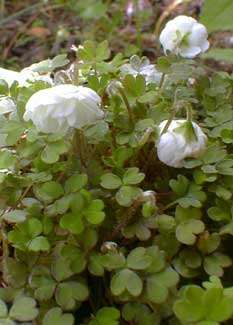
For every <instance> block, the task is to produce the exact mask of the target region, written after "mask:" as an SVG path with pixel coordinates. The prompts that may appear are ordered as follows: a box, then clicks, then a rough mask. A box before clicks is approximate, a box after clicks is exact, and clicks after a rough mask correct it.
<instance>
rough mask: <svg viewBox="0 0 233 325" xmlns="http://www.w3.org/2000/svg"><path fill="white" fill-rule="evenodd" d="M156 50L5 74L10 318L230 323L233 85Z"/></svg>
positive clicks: (168, 43)
mask: <svg viewBox="0 0 233 325" xmlns="http://www.w3.org/2000/svg"><path fill="white" fill-rule="evenodd" d="M160 42H161V44H162V46H163V48H164V52H165V56H163V57H160V58H158V60H157V64H156V66H155V65H154V64H152V63H150V62H149V60H148V59H147V58H145V57H142V58H140V57H137V56H133V57H131V58H130V60H129V61H128V60H127V59H125V58H123V57H122V55H121V54H116V55H115V56H114V57H112V56H111V53H110V50H109V48H108V44H107V42H105V41H104V42H102V43H98V44H97V43H94V42H91V41H86V42H84V44H83V46H79V47H75V46H73V50H74V51H75V53H76V56H77V59H76V61H75V63H74V64H72V65H71V66H70V68H69V69H67V70H65V69H64V68H63V67H64V66H66V65H67V64H68V60H67V59H66V56H65V55H59V56H57V57H56V58H54V59H52V60H46V61H42V62H40V63H37V64H34V65H32V66H31V67H29V68H27V69H24V70H23V71H21V72H14V71H9V70H5V69H0V77H1V81H0V92H1V98H0V132H1V133H0V186H1V196H0V215H1V228H0V235H1V273H2V277H1V288H0V323H1V324H5V325H6V324H7V325H13V324H43V325H53V324H56V325H58V324H59V325H72V324H89V325H114V324H139V325H141V324H143V325H150V324H151V325H156V324H169V325H176V324H185V325H191V324H192V325H193V324H195V325H197V324H198V325H217V324H232V322H233V320H232V315H233V281H232V267H231V255H232V237H231V236H232V235H233V221H232V215H233V208H232V207H233V206H232V191H233V155H232V143H233V109H232V85H233V78H232V77H231V76H230V75H229V74H227V73H225V72H217V71H214V70H212V69H210V68H208V67H207V66H204V65H203V63H202V62H201V61H198V59H197V60H194V58H195V57H196V56H197V55H199V54H201V53H202V52H204V51H206V50H207V49H208V47H209V43H208V41H207V32H206V29H205V27H204V26H203V25H201V24H199V23H198V22H197V21H196V20H195V19H193V18H191V17H186V16H179V17H176V18H175V19H173V20H171V21H169V22H168V23H167V25H166V26H165V28H164V30H163V31H162V33H161V35H160Z"/></svg>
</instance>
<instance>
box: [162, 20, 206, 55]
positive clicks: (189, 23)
mask: <svg viewBox="0 0 233 325" xmlns="http://www.w3.org/2000/svg"><path fill="white" fill-rule="evenodd" d="M207 37H208V34H207V31H206V28H205V26H204V25H202V24H200V23H198V22H197V21H196V20H195V19H194V18H192V17H187V16H177V17H176V18H174V19H172V20H170V21H169V22H168V23H167V24H166V26H165V28H164V29H163V30H162V32H161V34H160V37H159V40H160V43H161V44H162V46H163V48H164V51H165V53H166V52H167V51H170V52H172V53H174V54H176V55H180V56H182V57H183V58H194V57H195V56H196V55H198V54H200V53H201V52H205V51H206V50H208V48H209V42H208V40H207Z"/></svg>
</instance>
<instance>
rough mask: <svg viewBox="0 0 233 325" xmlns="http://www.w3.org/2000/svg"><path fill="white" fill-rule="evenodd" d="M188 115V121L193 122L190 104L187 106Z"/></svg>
mask: <svg viewBox="0 0 233 325" xmlns="http://www.w3.org/2000/svg"><path fill="white" fill-rule="evenodd" d="M186 114H187V115H186V116H187V121H188V122H192V115H193V114H192V107H191V105H188V106H187V107H186Z"/></svg>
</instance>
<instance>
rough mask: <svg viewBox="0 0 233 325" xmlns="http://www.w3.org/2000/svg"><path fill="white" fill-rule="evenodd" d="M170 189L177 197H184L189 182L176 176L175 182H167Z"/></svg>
mask: <svg viewBox="0 0 233 325" xmlns="http://www.w3.org/2000/svg"><path fill="white" fill-rule="evenodd" d="M169 185H170V187H171V189H172V190H173V191H174V192H175V193H176V194H177V195H178V196H179V197H181V196H184V195H185V194H186V193H187V190H188V185H189V181H188V179H187V178H186V177H185V176H183V175H178V177H177V180H175V179H172V180H171V181H170V182H169Z"/></svg>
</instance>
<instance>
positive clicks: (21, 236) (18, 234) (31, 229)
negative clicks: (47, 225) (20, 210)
mask: <svg viewBox="0 0 233 325" xmlns="http://www.w3.org/2000/svg"><path fill="white" fill-rule="evenodd" d="M42 230H43V226H42V223H41V222H40V221H39V220H38V219H36V218H31V219H28V220H26V221H24V222H22V223H19V224H17V227H15V229H14V230H11V231H10V232H9V233H8V239H9V241H10V242H12V243H13V245H14V246H15V247H17V248H19V249H22V250H25V249H28V250H31V251H34V252H38V251H48V250H49V248H50V244H49V241H48V239H47V238H46V237H44V236H39V235H40V234H41V232H42Z"/></svg>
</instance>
